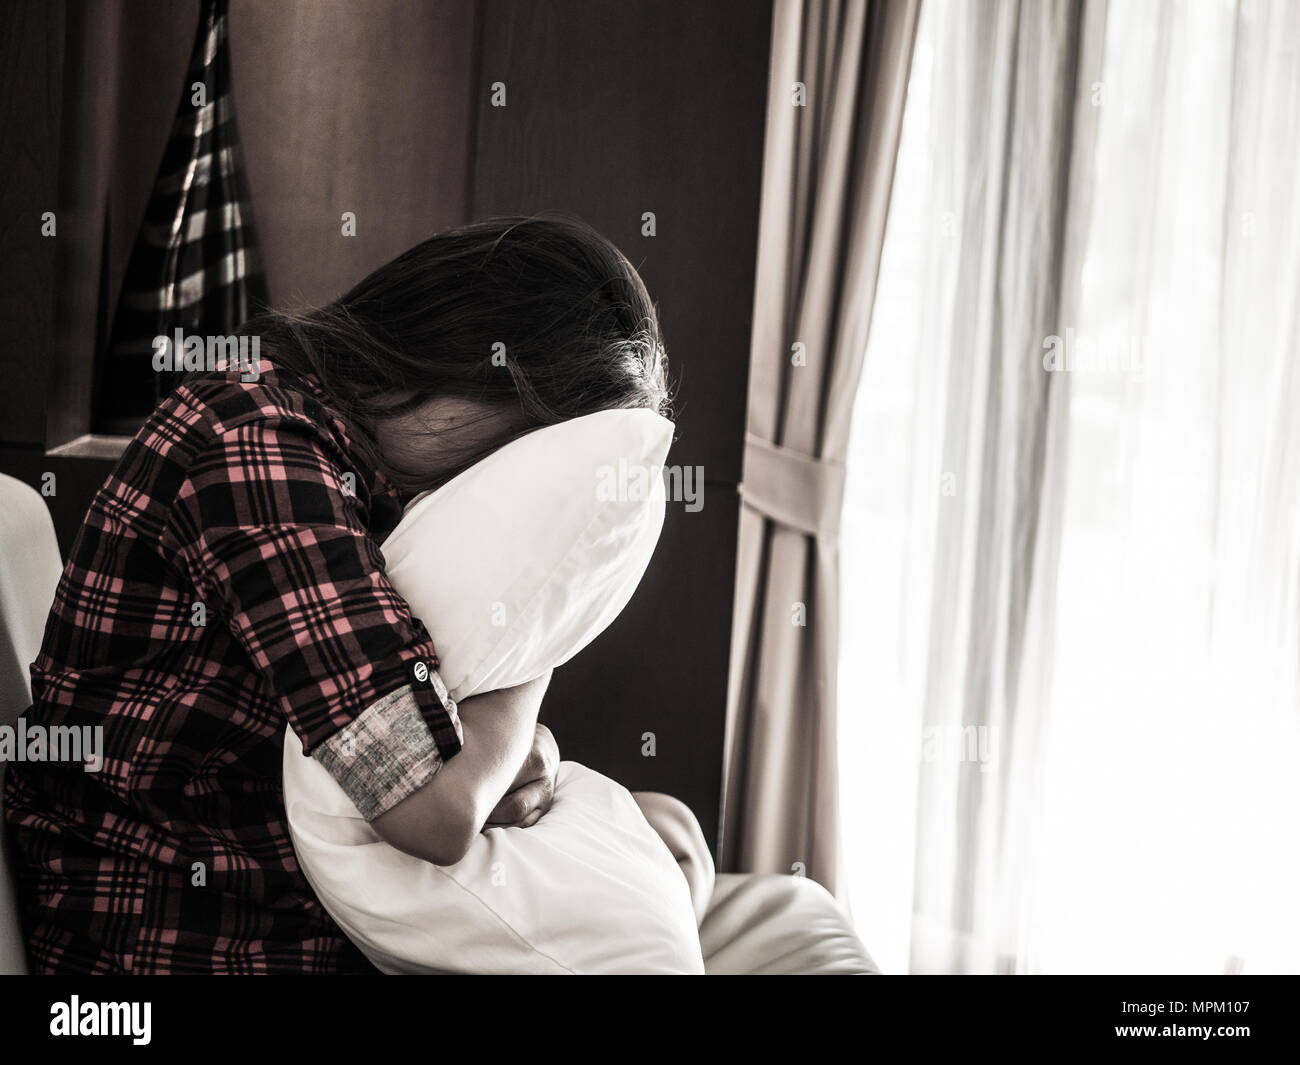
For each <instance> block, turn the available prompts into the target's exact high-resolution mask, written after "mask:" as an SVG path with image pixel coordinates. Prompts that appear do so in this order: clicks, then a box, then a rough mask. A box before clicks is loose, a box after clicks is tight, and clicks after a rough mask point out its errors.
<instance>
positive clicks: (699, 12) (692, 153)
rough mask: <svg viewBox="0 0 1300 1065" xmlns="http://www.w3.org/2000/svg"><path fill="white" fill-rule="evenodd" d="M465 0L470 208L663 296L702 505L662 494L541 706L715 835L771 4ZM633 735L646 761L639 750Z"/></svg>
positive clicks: (566, 734) (614, 772)
mask: <svg viewBox="0 0 1300 1065" xmlns="http://www.w3.org/2000/svg"><path fill="white" fill-rule="evenodd" d="M481 11H482V20H483V22H482V29H481V33H482V59H481V64H480V75H479V84H478V85H477V86H476V92H477V93H478V150H477V153H476V157H475V179H474V200H473V202H474V214H475V216H476V217H486V216H490V215H501V214H528V213H532V212H537V211H545V210H560V211H567V212H570V213H572V214H576V215H578V216H580V217H582V218H584V219H585V220H587V221H588V222H590V223H591V224H592V225H594V226H595V227H596V228H597V229H598V230H600V231H601V232H602V233H604V234H605V235H606V236H608V237H609V238H610V239H612V240H613V241H614V242H615V243H616V244H618V245H619V247H620V248H622V249H623V250H624V252H625V253H626V254H627V256H628V258H629V259H631V260H632V262H633V263H634V264H635V265H636V266H637V267H638V269H639V270H640V272H641V275H642V277H643V278H644V279H645V282H646V285H647V287H648V288H649V289H650V292H651V294H652V296H653V297H654V298H655V300H656V302H657V303H658V304H659V307H660V316H661V321H662V325H663V328H664V333H665V338H666V342H667V346H668V351H669V361H670V364H671V366H672V368H673V372H674V374H675V376H676V378H677V380H678V386H679V390H678V402H677V408H678V418H677V420H678V441H677V443H676V444H675V445H674V448H673V452H672V454H671V456H670V458H669V461H670V462H671V463H676V464H681V465H690V466H696V465H699V466H703V468H704V476H705V478H706V479H707V481H708V484H709V489H708V492H707V495H706V499H705V506H704V509H703V510H702V511H700V512H698V513H686V512H685V511H684V509H683V506H682V504H681V503H670V504H669V516H668V521H667V524H666V527H665V531H664V537H663V540H662V542H661V543H660V545H659V549H658V551H657V553H656V556H655V559H654V561H653V563H652V564H651V569H650V573H649V574H648V575H647V577H646V580H645V582H644V584H643V585H642V587H641V588H640V590H639V591H638V592H637V595H636V597H635V598H634V599H633V601H632V604H631V605H630V606H629V607H628V609H627V611H626V612H625V613H624V615H623V616H622V617H621V618H620V619H619V620H618V622H616V623H615V625H614V626H612V627H611V628H610V630H609V631H608V632H606V633H605V634H604V635H603V636H602V637H601V638H600V639H599V640H598V641H596V642H595V643H594V644H593V645H592V646H591V647H590V648H589V649H588V650H586V651H584V652H583V653H582V654H581V655H579V656H578V658H576V659H575V660H574V661H573V662H572V663H570V664H569V665H567V666H565V667H564V669H562V670H560V671H558V672H557V674H556V677H555V679H554V681H553V683H552V689H551V693H550V695H548V709H547V711H546V718H547V720H548V722H550V723H552V725H553V727H554V728H555V729H556V733H557V736H558V738H559V741H560V750H561V753H562V754H563V755H564V756H565V757H571V758H575V759H577V760H579V761H583V762H586V763H587V764H589V765H592V766H593V767H595V768H597V769H600V770H602V771H603V772H606V773H608V774H610V775H611V776H614V777H616V778H617V779H619V780H621V781H623V782H625V783H626V784H628V786H630V787H633V788H642V789H651V790H661V791H667V792H670V793H672V794H675V795H677V796H679V797H680V798H682V799H683V800H685V801H686V802H687V803H689V804H690V806H691V807H692V808H693V809H694V811H695V813H696V815H697V816H698V817H699V818H700V821H701V823H702V824H703V826H704V828H705V831H706V833H707V834H708V835H709V838H710V840H716V838H717V831H718V803H719V796H720V791H721V775H722V745H723V735H724V722H725V701H726V681H727V659H728V651H729V646H730V631H731V612H732V589H733V582H734V573H735V537H736V512H737V497H736V484H737V482H738V480H739V477H740V464H741V454H742V446H743V440H744V417H745V395H746V385H747V379H748V365H749V354H748V353H749V339H750V324H751V318H752V301H753V283H754V259H755V253H756V249H757V220H758V203H759V194H760V185H761V177H762V147H763V128H764V118H765V105H766V92H767V69H768V51H769V38H770V33H771V4H770V3H761V2H754V0H715V2H712V3H701V4H665V3H662V2H653V0H624V2H621V3H618V4H606V3H599V2H596V0H568V2H566V3H561V4H533V3H515V2H510V0H488V2H486V3H484V4H483V5H482V8H481ZM494 82H503V83H504V84H505V88H506V106H505V107H504V108H501V107H494V106H492V101H491V86H492V84H493V83H494ZM647 211H652V212H654V214H655V222H656V228H657V234H656V235H655V236H653V237H644V236H642V235H641V227H642V215H643V213H644V212H647ZM645 732H653V733H655V736H656V741H657V754H656V757H655V758H645V757H643V756H642V754H641V736H642V734H643V733H645Z"/></svg>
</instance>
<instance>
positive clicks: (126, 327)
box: [96, 0, 267, 435]
mask: <svg viewBox="0 0 1300 1065" xmlns="http://www.w3.org/2000/svg"><path fill="white" fill-rule="evenodd" d="M196 84H200V85H202V86H203V94H204V95H203V102H201V103H199V102H198V101H197V100H196V95H195V89H194V86H195V85H196ZM266 301H267V299H266V285H265V281H264V279H263V277H262V271H261V264H260V260H259V257H258V254H257V241H256V238H255V236H254V233H253V224H252V215H251V211H250V208H249V204H248V197H247V195H246V193H245V191H244V182H243V180H242V177H241V163H240V153H239V137H238V134H237V131H236V125H235V115H234V105H233V97H232V96H231V78H230V48H229V45H228V43H227V40H226V0H203V3H202V5H201V8H200V11H199V23H198V30H197V32H196V34H195V40H194V49H193V52H192V54H191V56H190V64H189V69H188V70H187V72H186V75H185V84H184V86H183V87H182V91H181V100H180V105H179V107H178V108H177V112H176V119H175V121H174V123H173V124H172V131H171V135H170V137H169V139H168V141H167V146H166V148H165V150H164V152H163V159H162V164H161V165H160V167H159V169H158V177H157V180H156V181H155V183H154V188H153V192H152V194H151V196H150V199H149V204H148V207H147V208H146V210H145V218H144V224H143V226H142V227H141V230H140V234H139V236H138V237H137V239H136V243H135V246H134V248H133V249H132V252H131V260H130V262H129V264H128V265H127V271H126V277H125V279H124V281H123V283H122V292H121V295H120V297H119V300H118V304H117V310H116V313H115V314H114V316H113V332H112V337H111V339H110V341H109V345H108V351H107V355H106V357H105V358H104V359H103V360H102V364H101V366H100V370H99V381H98V389H97V395H98V407H97V418H96V426H97V428H98V430H99V431H101V432H111V433H126V434H127V435H130V434H132V433H134V432H135V431H136V430H137V429H138V428H139V427H140V425H141V424H142V423H143V422H144V420H145V418H146V417H148V415H149V413H150V412H151V411H152V410H153V408H154V407H155V406H156V405H157V403H158V401H159V400H160V399H161V398H162V397H163V396H165V395H166V394H167V393H168V392H170V391H171V390H172V389H173V388H175V387H176V386H177V385H178V384H180V380H181V375H180V373H179V372H174V371H173V372H162V373H159V372H157V371H156V370H155V367H154V355H155V348H154V338H155V337H160V336H161V337H165V338H168V339H169V340H170V339H171V338H172V337H174V335H175V331H176V330H177V329H180V330H181V331H182V332H183V333H184V334H186V335H194V336H201V337H207V336H228V335H230V334H232V333H234V332H235V331H236V330H237V329H238V328H239V327H240V326H241V325H242V324H243V323H244V321H245V320H246V319H247V318H248V317H249V316H250V315H251V314H253V313H255V312H256V310H257V309H258V307H259V306H260V305H264V304H265V303H266ZM207 368H208V369H213V367H211V366H209V367H207Z"/></svg>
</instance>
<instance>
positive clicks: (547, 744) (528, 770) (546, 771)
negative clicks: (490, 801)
mask: <svg viewBox="0 0 1300 1065" xmlns="http://www.w3.org/2000/svg"><path fill="white" fill-rule="evenodd" d="M559 767H560V748H559V747H558V746H557V745H556V743H555V737H554V736H553V735H551V730H550V729H548V728H547V727H546V726H545V725H543V724H542V723H541V722H540V721H539V722H538V723H537V726H536V729H535V730H534V734H533V745H532V747H531V748H530V749H529V751H528V756H527V757H526V758H525V759H524V764H523V765H522V766H521V767H520V769H519V772H518V773H517V774H516V775H515V779H514V783H513V784H511V785H510V790H509V791H508V792H506V794H505V796H504V797H503V798H502V800H501V801H500V802H499V803H497V806H496V809H494V810H493V811H492V812H491V813H490V814H488V819H487V825H486V826H485V827H487V828H506V827H515V828H529V827H531V826H532V825H535V824H537V822H538V821H539V820H541V817H542V814H544V813H546V811H547V810H549V809H550V808H551V801H552V800H553V799H554V798H555V774H556V772H557V771H558V769H559Z"/></svg>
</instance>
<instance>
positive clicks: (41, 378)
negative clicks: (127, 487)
mask: <svg viewBox="0 0 1300 1065" xmlns="http://www.w3.org/2000/svg"><path fill="white" fill-rule="evenodd" d="M63 21H64V7H63V4H62V3H61V2H58V0H46V2H39V3H38V2H36V0H20V2H19V0H15V2H10V3H6V4H0V248H3V251H4V254H3V256H0V369H3V372H4V383H5V387H4V388H2V389H0V442H4V443H40V442H43V441H44V439H45V409H44V406H45V405H44V403H43V402H42V399H43V396H44V391H45V378H46V362H47V360H48V358H49V352H50V341H51V335H52V332H53V329H52V324H53V314H54V301H53V295H54V255H55V247H56V245H57V242H58V239H59V238H58V236H53V237H48V236H42V235H41V215H42V214H43V213H44V212H46V211H54V212H56V214H57V210H58V175H59V129H60V121H59V120H60V115H61V112H62V100H63ZM58 224H59V225H63V224H64V222H63V220H61V219H60V220H58Z"/></svg>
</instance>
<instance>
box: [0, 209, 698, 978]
mask: <svg viewBox="0 0 1300 1065" xmlns="http://www.w3.org/2000/svg"><path fill="white" fill-rule="evenodd" d="M244 333H246V334H248V335H249V336H250V337H251V336H256V337H258V338H259V344H260V351H261V356H262V361H261V363H260V367H259V371H260V372H259V373H258V374H257V375H256V378H257V379H256V380H243V378H244V377H252V376H254V375H252V374H247V373H241V372H240V371H239V370H233V371H232V372H230V373H228V374H216V373H213V374H205V375H198V376H195V377H192V378H191V379H190V380H189V381H187V383H186V384H185V385H183V386H182V387H181V388H179V389H177V390H176V391H175V392H173V393H172V394H171V395H170V396H169V397H167V399H165V400H164V401H163V402H162V403H161V404H160V405H159V407H158V409H157V410H156V411H155V412H154V414H153V416H152V417H151V418H150V420H149V422H148V423H147V424H146V425H145V426H144V428H143V429H142V430H141V431H140V433H139V434H138V435H137V436H136V438H135V439H134V440H133V441H132V443H131V444H130V446H129V447H128V448H127V450H126V452H125V454H124V455H123V457H122V460H121V462H120V463H119V464H118V466H117V468H116V470H115V471H114V473H113V474H112V475H111V476H110V477H109V479H108V480H107V481H106V482H105V484H104V486H103V487H102V488H101V489H100V491H99V493H98V494H97V495H96V497H95V499H94V502H93V503H92V504H91V507H90V511H89V513H88V514H87V516H86V520H85V523H84V526H83V528H82V530H81V533H80V535H79V536H78V538H77V541H76V543H75V545H74V546H73V550H72V553H71V557H70V559H69V561H68V564H67V566H66V568H65V570H64V574H63V578H62V580H61V582H60V584H59V587H58V591H57V593H56V596H55V601H54V606H53V609H52V611H51V614H50V618H49V621H48V623H47V626H46V630H45V638H44V642H43V644H42V647H41V652H40V655H39V657H38V658H37V660H36V662H35V664H34V665H33V667H32V696H33V701H34V705H33V706H32V708H31V709H30V710H29V711H28V714H27V717H28V722H29V724H39V725H44V726H47V727H48V726H58V725H75V726H86V725H90V726H95V725H100V726H103V735H104V743H103V755H102V757H101V759H100V760H99V764H97V765H94V766H82V765H69V764H66V763H65V764H58V763H44V764H40V763H21V764H15V765H13V766H11V767H10V771H9V774H8V779H7V782H6V787H5V819H6V822H7V824H8V828H9V832H10V838H11V842H12V845H13V848H14V850H15V858H16V863H17V866H18V874H19V890H20V895H21V898H22V904H23V910H24V923H25V930H26V935H27V941H28V947H29V953H30V955H31V961H32V964H33V967H34V968H35V969H36V970H37V971H41V972H137V973H139V972H227V973H252V972H259V973H298V972H367V971H373V970H372V969H371V967H370V965H369V963H368V962H366V961H365V959H364V958H363V957H362V955H361V954H360V952H359V951H357V949H356V948H355V947H353V946H352V944H351V943H349V942H348V940H347V939H346V938H345V937H344V936H343V934H342V933H341V931H340V930H339V929H338V927H337V926H336V925H335V924H334V922H333V921H332V920H331V919H330V917H329V915H328V914H327V913H326V912H325V911H324V909H323V907H322V906H321V904H320V902H319V901H318V900H317V899H316V897H315V895H314V894H313V892H312V890H311V888H310V886H309V885H308V883H307V881H306V879H305V878H304V876H303V874H302V872H301V870H300V869H299V867H298V865H297V862H296V861H295V859H294V853H293V849H292V846H291V844H290V841H289V835H288V830H287V826H286V821H285V811H284V803H283V797H282V794H281V776H280V772H281V771H280V765H281V754H282V736H283V733H284V726H285V723H286V721H287V722H288V723H289V724H291V725H292V727H293V728H294V730H295V732H296V733H297V734H298V736H299V737H300V738H301V739H302V741H303V745H304V748H305V750H306V751H307V752H308V753H309V754H311V755H313V756H314V757H316V758H317V760H318V761H319V762H320V763H321V764H322V765H324V766H325V767H326V768H327V769H329V770H330V771H331V772H332V773H335V774H336V775H338V776H339V777H341V776H342V775H343V774H344V773H346V776H347V782H348V793H349V795H351V796H353V798H354V801H356V802H357V804H358V808H359V809H361V810H362V812H363V814H364V815H365V816H366V818H367V820H369V821H370V823H371V825H372V826H373V828H374V829H375V831H376V832H377V833H378V834H379V835H380V836H381V837H383V838H384V839H385V840H387V841H388V842H389V843H391V844H392V845H393V846H396V847H399V848H401V849H402V850H404V851H406V852H408V853H410V854H414V855H416V856H418V857H421V858H424V859H426V860H428V861H430V862H434V863H436V864H440V865H447V864H453V863H455V862H456V861H458V860H459V859H460V858H461V857H462V856H463V855H464V854H465V852H466V850H467V849H468V847H469V845H470V843H471V842H472V841H473V839H474V837H475V835H476V834H477V833H479V832H480V831H482V830H483V828H484V827H485V826H486V825H500V824H508V825H520V826H529V825H531V824H533V823H534V822H535V821H536V820H537V819H538V818H539V817H541V816H542V814H543V813H544V812H545V810H546V808H547V806H548V805H549V803H550V800H551V795H552V792H553V789H554V775H555V770H556V766H557V764H558V761H559V753H558V750H557V748H556V744H555V740H554V738H553V737H552V736H551V734H550V732H549V731H548V730H547V729H546V727H545V726H543V725H541V724H539V723H538V721H537V714H538V710H539V707H540V704H541V699H542V695H543V692H544V690H545V687H546V680H547V678H543V679H542V680H539V681H535V682H533V683H530V684H527V685H523V686H521V687H518V688H513V689H509V690H506V691H498V692H491V693H488V694H485V695H480V696H477V697H475V698H472V699H467V700H465V701H464V702H463V703H461V704H460V705H459V707H457V706H456V705H455V704H453V703H452V702H451V701H450V700H449V699H448V698H447V697H446V690H445V688H444V687H443V686H442V683H441V681H440V679H439V677H438V675H437V667H438V660H437V655H436V651H435V648H434V647H433V644H432V642H431V640H430V638H429V634H428V632H427V630H426V629H425V627H424V625H423V624H422V623H421V622H420V621H419V620H418V619H416V618H414V617H413V616H412V615H411V612H410V609H409V608H408V607H407V605H406V603H405V602H404V601H403V600H402V598H401V597H400V596H399V595H397V593H396V592H395V591H394V590H393V588H392V587H391V585H390V584H389V583H388V581H387V578H386V577H385V575H384V570H383V556H382V554H381V552H380V549H379V544H380V543H382V541H383V540H384V539H385V537H386V536H387V535H388V534H389V532H391V531H392V529H393V528H394V527H395V526H396V524H397V522H398V520H399V518H400V517H401V513H402V507H403V506H404V505H405V504H406V503H407V502H408V501H409V500H410V499H411V498H412V497H413V496H414V495H416V494H418V493H419V492H422V491H424V490H426V489H429V488H432V487H435V486H437V485H438V484H440V483H442V482H444V481H446V480H447V479H449V478H450V477H452V476H454V475H455V474H456V473H457V472H459V471H461V470H463V469H465V468H466V467H467V466H468V465H470V464H472V463H473V462H475V461H477V460H478V459H480V458H482V457H483V456H484V455H486V454H487V453H489V452H490V451H492V450H494V449H495V448H497V447H500V446H501V445H502V444H504V443H506V442H507V441H509V440H511V439H513V438H515V437H516V436H518V435H519V434H521V433H524V432H527V431H529V430H530V429H533V428H537V427H539V426H544V425H550V424H554V423H556V422H560V421H563V420H565V419H568V418H574V417H578V416H581V415H584V414H588V413H591V412H594V411H597V410H605V409H610V408H617V407H646V408H650V409H652V410H656V411H663V410H664V409H665V407H666V405H667V402H668V389H667V385H666V378H665V359H664V352H663V346H662V343H661V340H660V336H659V331H658V324H657V320H656V315H655V309H654V306H653V304H652V303H651V301H650V298H649V296H648V294H647V293H646V290H645V287H644V285H643V284H642V283H641V280H640V278H639V277H638V276H637V274H636V272H635V270H633V269H632V267H631V266H630V264H629V263H628V262H627V260H626V259H625V258H624V257H623V256H622V255H621V254H620V253H619V252H618V251H617V249H615V248H614V247H613V246H612V245H611V244H610V243H609V242H608V241H606V240H604V239H603V238H601V237H600V236H599V235H597V234H596V233H595V232H593V231H592V230H591V229H589V228H587V227H586V226H583V225H581V224H578V223H576V222H572V221H566V220H561V219H504V220H497V221H491V222H484V223H480V224H477V225H472V226H467V227H464V228H462V229H457V230H454V231H451V232H447V233H443V234H440V235H438V236H436V237H433V238H432V239H430V240H427V241H425V242H424V243H422V244H420V245H418V246H416V247H415V248H412V249H411V250H410V251H408V252H406V253H405V254H403V255H401V256H399V257H398V258H397V259H395V260H394V261H393V262H391V263H389V264H388V265H386V266H384V267H381V268H380V269H379V270H376V271H375V272H374V273H373V274H371V275H370V277H368V278H366V279H365V280H364V281H362V282H361V283H360V284H359V285H357V286H356V287H355V288H353V289H352V290H351V291H350V292H349V293H347V295H345V296H344V297H342V298H341V299H340V300H338V301H337V302H335V303H333V304H331V305H329V306H328V307H326V308H324V309H323V310H320V311H317V312H313V313H310V314H305V315H287V314H269V315H266V316H264V317H262V318H260V319H256V320H254V321H251V322H250V323H248V325H247V326H246V327H245V329H244ZM87 769H90V770H93V771H89V772H88V771H86V770H87ZM643 809H645V810H646V812H647V816H649V817H650V818H651V820H652V823H654V824H655V825H656V827H657V828H658V829H659V830H660V832H661V834H662V835H664V837H665V839H666V841H667V842H668V843H669V846H670V847H671V848H672V849H673V851H674V854H675V855H676V856H677V857H678V859H679V861H680V862H681V863H682V865H683V870H684V872H685V873H686V874H687V878H688V880H689V881H691V883H692V889H693V895H694V896H695V898H696V906H697V912H699V911H701V910H702V905H703V900H704V898H705V897H706V895H707V887H708V884H709V883H710V881H711V876H712V866H711V863H710V860H709V858H708V851H707V848H706V847H705V846H704V844H703V839H702V837H701V835H700V833H699V828H698V825H696V824H695V822H694V819H693V818H691V817H690V815H689V813H688V812H685V811H684V808H683V807H681V805H680V804H678V803H675V801H674V800H670V799H668V798H667V797H666V796H652V797H643Z"/></svg>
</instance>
